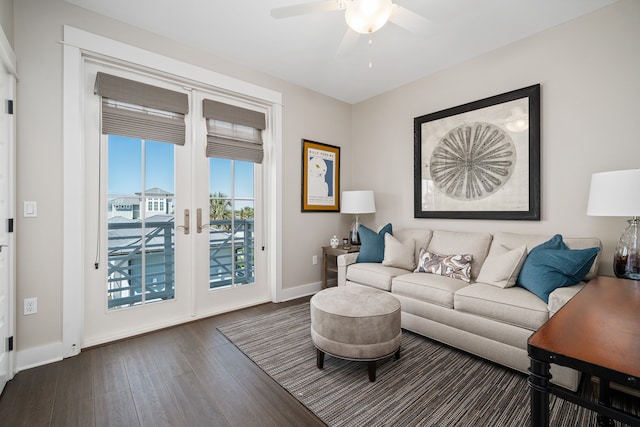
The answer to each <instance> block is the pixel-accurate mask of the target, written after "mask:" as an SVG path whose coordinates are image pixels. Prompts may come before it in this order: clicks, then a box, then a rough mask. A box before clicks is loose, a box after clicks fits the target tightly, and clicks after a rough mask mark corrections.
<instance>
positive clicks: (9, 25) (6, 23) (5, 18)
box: [0, 0, 13, 46]
mask: <svg viewBox="0 0 640 427" xmlns="http://www.w3.org/2000/svg"><path fill="white" fill-rule="evenodd" d="M0 26H1V27H2V31H4V35H5V36H6V37H7V40H9V44H10V45H11V46H13V0H0Z"/></svg>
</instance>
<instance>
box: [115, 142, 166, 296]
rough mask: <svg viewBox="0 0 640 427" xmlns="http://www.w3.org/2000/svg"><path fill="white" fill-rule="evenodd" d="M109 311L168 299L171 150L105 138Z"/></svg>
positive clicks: (150, 144)
mask: <svg viewBox="0 0 640 427" xmlns="http://www.w3.org/2000/svg"><path fill="white" fill-rule="evenodd" d="M108 147H109V148H108V159H109V160H108V202H107V224H108V263H109V267H108V278H107V295H108V306H109V309H113V308H122V307H130V306H132V305H141V304H145V303H148V302H152V301H162V300H166V299H172V298H174V295H175V289H174V240H173V237H174V202H175V197H174V194H173V191H174V178H175V177H174V146H173V145H172V144H167V143H162V142H152V141H145V140H140V139H134V138H125V137H119V136H114V135H109V137H108Z"/></svg>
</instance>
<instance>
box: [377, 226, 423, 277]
mask: <svg viewBox="0 0 640 427" xmlns="http://www.w3.org/2000/svg"><path fill="white" fill-rule="evenodd" d="M415 250H416V241H415V240H413V239H407V240H406V241H404V242H401V241H400V240H398V239H396V238H395V237H393V236H392V235H391V234H389V233H387V234H385V235H384V259H383V260H382V265H384V266H387V267H398V268H404V269H407V270H413V269H414V268H416V258H415Z"/></svg>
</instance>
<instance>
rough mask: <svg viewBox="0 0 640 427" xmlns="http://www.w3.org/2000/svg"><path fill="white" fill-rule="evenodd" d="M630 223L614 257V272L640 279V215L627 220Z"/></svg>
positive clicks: (623, 276)
mask: <svg viewBox="0 0 640 427" xmlns="http://www.w3.org/2000/svg"><path fill="white" fill-rule="evenodd" d="M627 222H628V223H629V225H628V226H627V228H625V230H624V232H623V233H622V235H621V236H620V240H619V241H618V245H617V246H616V252H615V255H614V259H613V272H614V273H615V275H616V277H620V278H623V279H632V280H640V247H639V244H640V236H638V217H634V218H633V219H630V220H629V221H627Z"/></svg>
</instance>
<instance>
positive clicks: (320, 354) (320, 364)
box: [316, 348, 324, 369]
mask: <svg viewBox="0 0 640 427" xmlns="http://www.w3.org/2000/svg"><path fill="white" fill-rule="evenodd" d="M316 365H318V369H322V368H324V352H323V351H322V350H320V349H318V348H317V349H316Z"/></svg>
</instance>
